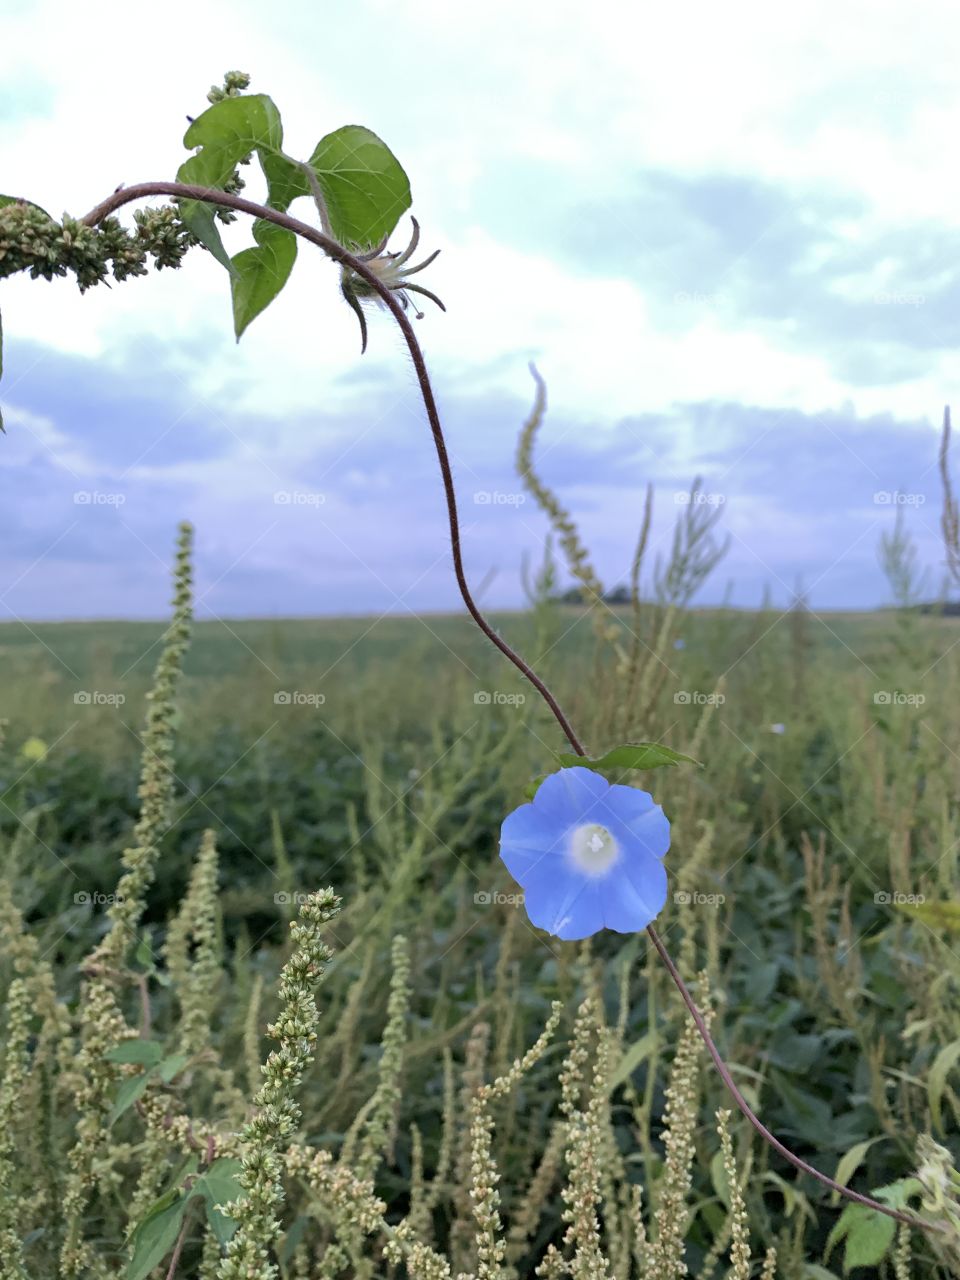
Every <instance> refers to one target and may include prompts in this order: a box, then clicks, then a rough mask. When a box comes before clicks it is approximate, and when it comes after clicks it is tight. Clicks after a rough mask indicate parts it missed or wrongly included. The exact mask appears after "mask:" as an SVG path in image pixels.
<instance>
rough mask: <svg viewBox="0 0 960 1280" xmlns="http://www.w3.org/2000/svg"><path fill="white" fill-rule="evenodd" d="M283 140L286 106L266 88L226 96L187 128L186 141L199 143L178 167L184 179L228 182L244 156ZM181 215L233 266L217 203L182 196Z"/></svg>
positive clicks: (218, 183) (213, 184) (204, 183)
mask: <svg viewBox="0 0 960 1280" xmlns="http://www.w3.org/2000/svg"><path fill="white" fill-rule="evenodd" d="M282 143H283V126H282V124H281V122H280V112H279V111H278V110H277V108H276V106H275V105H274V103H273V102H272V100H271V99H270V98H268V97H267V96H266V94H262V93H261V94H241V96H240V97H238V98H224V99H223V100H222V101H221V102H216V103H214V105H213V106H212V107H209V108H208V109H207V110H206V111H204V113H203V115H201V116H197V118H196V120H194V121H193V123H192V124H191V125H190V128H189V129H188V130H187V132H186V133H185V134H184V137H183V145H184V146H185V147H199V148H200V150H199V151H198V152H197V154H196V155H192V156H190V158H189V159H188V160H184V162H183V164H182V165H181V166H180V168H179V169H178V170H177V181H178V182H189V183H192V184H194V185H195V186H200V187H223V186H224V184H225V183H226V182H227V181H228V180H229V178H230V176H231V175H232V173H233V172H234V170H235V169H236V167H237V165H238V164H239V163H240V161H241V160H245V159H246V158H247V157H248V156H249V155H250V154H251V153H252V152H254V151H257V150H258V149H259V148H260V147H268V148H270V149H274V150H277V151H279V149H280V147H281V145H282ZM179 205H180V216H181V217H182V218H183V220H184V222H185V223H186V224H187V226H188V227H189V228H190V230H191V231H192V232H193V234H194V235H195V236H196V237H197V239H198V240H199V241H200V243H201V244H203V245H204V246H205V247H206V248H207V249H209V251H210V252H211V253H212V254H213V256H214V257H215V258H216V259H217V261H218V262H220V263H222V264H223V265H224V266H225V267H226V268H227V270H228V271H229V272H231V274H232V272H233V266H232V264H231V261H230V255H229V254H228V253H227V251H226V249H225V248H224V247H223V241H222V240H221V239H220V232H219V230H218V228H217V223H216V218H215V216H214V206H213V205H210V204H205V203H201V202H200V201H198V200H181V201H179Z"/></svg>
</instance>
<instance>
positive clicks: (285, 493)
mask: <svg viewBox="0 0 960 1280" xmlns="http://www.w3.org/2000/svg"><path fill="white" fill-rule="evenodd" d="M273 500H274V502H275V503H276V505H277V506H278V507H322V506H323V504H324V503H325V502H326V500H327V495H326V494H325V493H316V492H315V491H314V490H312V489H278V490H277V492H276V493H275V494H274V495H273Z"/></svg>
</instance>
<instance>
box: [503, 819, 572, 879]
mask: <svg viewBox="0 0 960 1280" xmlns="http://www.w3.org/2000/svg"><path fill="white" fill-rule="evenodd" d="M566 833H567V828H566V826H565V824H563V823H561V822H558V821H557V820H556V819H555V818H552V817H550V816H548V815H546V814H544V813H543V812H541V810H539V809H537V808H536V807H535V806H534V805H532V804H522V805H521V806H520V808H519V809H514V811H513V813H510V814H508V815H507V816H506V818H504V820H503V825H502V826H501V828H500V857H501V858H502V860H503V862H504V863H505V865H506V868H507V870H508V871H509V872H510V874H511V875H512V876H513V878H514V880H518V881H519V882H520V884H524V883H525V878H526V876H527V875H528V874H529V872H530V870H531V869H532V868H533V867H536V866H537V865H539V863H540V862H542V861H543V860H544V859H547V860H548V861H550V862H552V861H553V859H554V858H555V857H556V856H557V855H558V854H560V853H561V852H562V850H563V848H564V844H565V838H566Z"/></svg>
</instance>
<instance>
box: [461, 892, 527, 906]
mask: <svg viewBox="0 0 960 1280" xmlns="http://www.w3.org/2000/svg"><path fill="white" fill-rule="evenodd" d="M473 900H474V902H475V903H476V904H477V906H478V907H522V906H523V894H522V893H501V892H500V890H499V889H489V890H486V889H481V890H480V892H479V893H475V894H474V895H473Z"/></svg>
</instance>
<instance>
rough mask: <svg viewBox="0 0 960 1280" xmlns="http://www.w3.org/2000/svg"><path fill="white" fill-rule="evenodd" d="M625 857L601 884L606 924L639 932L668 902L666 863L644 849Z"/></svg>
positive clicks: (620, 929)
mask: <svg viewBox="0 0 960 1280" xmlns="http://www.w3.org/2000/svg"><path fill="white" fill-rule="evenodd" d="M624 853H625V856H624V857H623V858H621V860H620V861H619V862H618V863H617V865H616V867H614V868H613V869H612V870H611V872H610V875H608V876H607V877H606V878H605V879H604V880H601V881H600V882H599V883H600V897H601V900H602V904H603V923H604V926H605V927H606V928H607V929H615V930H616V931H617V933H639V931H640V930H641V929H645V928H646V927H647V925H648V924H650V922H651V921H652V920H655V919H656V918H657V916H658V915H659V914H660V912H661V911H662V910H663V908H664V904H665V903H666V901H667V873H666V871H665V870H664V866H663V863H662V862H661V861H660V860H659V858H656V857H654V856H653V854H650V853H647V852H645V851H643V852H640V851H635V850H629V851H627V850H625V851H624Z"/></svg>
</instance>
